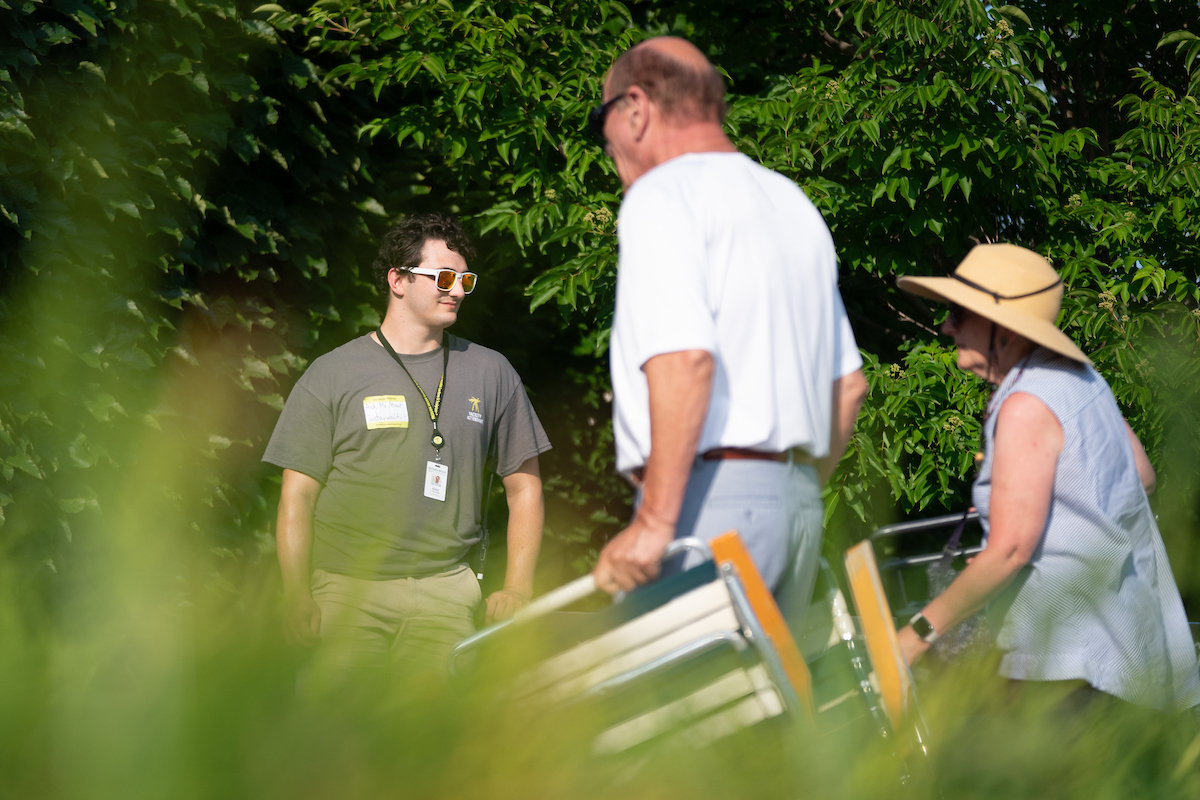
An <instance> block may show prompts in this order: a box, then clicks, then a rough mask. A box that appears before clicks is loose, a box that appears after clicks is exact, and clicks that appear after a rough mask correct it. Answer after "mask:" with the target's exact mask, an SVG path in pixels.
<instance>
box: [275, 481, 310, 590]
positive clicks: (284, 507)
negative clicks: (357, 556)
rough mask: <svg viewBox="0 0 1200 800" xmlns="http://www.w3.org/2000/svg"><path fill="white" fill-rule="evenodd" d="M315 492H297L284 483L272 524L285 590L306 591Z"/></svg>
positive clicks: (308, 580) (308, 579)
mask: <svg viewBox="0 0 1200 800" xmlns="http://www.w3.org/2000/svg"><path fill="white" fill-rule="evenodd" d="M315 505H316V496H315V494H313V495H310V494H309V493H306V492H303V491H297V490H295V489H294V488H293V487H290V486H288V485H287V483H285V490H284V492H283V493H282V494H281V496H280V498H279V516H278V518H277V520H276V524H275V549H276V552H277V555H278V557H279V570H280V572H281V573H282V575H283V590H284V592H285V593H288V594H292V593H296V592H300V593H302V594H303V593H307V592H308V591H309V583H310V580H311V571H312V541H313V525H312V522H313V509H314V507H315Z"/></svg>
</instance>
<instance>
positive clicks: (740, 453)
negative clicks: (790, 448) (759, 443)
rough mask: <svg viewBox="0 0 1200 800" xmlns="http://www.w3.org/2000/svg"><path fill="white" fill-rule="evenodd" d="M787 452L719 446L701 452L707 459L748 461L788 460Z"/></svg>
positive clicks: (703, 457) (701, 455) (702, 456)
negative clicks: (768, 451)
mask: <svg viewBox="0 0 1200 800" xmlns="http://www.w3.org/2000/svg"><path fill="white" fill-rule="evenodd" d="M787 457H788V454H787V453H764V452H762V451H761V450H747V449H745V448H743V447H718V448H716V449H715V450H709V451H707V452H704V453H701V454H700V458H702V459H704V460H705V461H726V460H728V459H734V460H746V461H787Z"/></svg>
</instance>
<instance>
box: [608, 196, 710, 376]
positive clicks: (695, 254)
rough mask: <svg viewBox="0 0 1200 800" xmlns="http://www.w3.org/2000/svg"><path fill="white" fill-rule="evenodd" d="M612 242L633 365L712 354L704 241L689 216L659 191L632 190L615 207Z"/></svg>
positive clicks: (678, 200) (690, 212) (681, 204)
mask: <svg viewBox="0 0 1200 800" xmlns="http://www.w3.org/2000/svg"><path fill="white" fill-rule="evenodd" d="M643 180H646V179H643ZM617 235H618V239H619V243H620V272H619V278H618V286H617V313H618V315H619V316H620V322H621V324H622V326H623V332H624V334H625V335H626V337H627V341H628V343H629V344H630V345H631V346H632V348H633V349H632V352H631V355H633V356H634V358H635V360H636V365H637V366H638V367H641V366H642V365H644V364H645V363H646V362H647V361H649V360H650V359H651V358H653V357H654V356H657V355H662V354H663V353H675V352H679V351H681V350H707V351H708V352H710V353H714V352H716V350H717V333H716V320H715V317H714V314H713V310H712V309H711V308H710V305H709V302H708V297H707V287H708V253H707V250H706V246H705V245H706V237H705V234H704V231H703V230H702V227H701V225H700V224H699V221H698V220H697V219H696V217H695V212H694V211H693V210H692V209H690V208H689V207H688V206H687V205H686V204H685V203H684V202H682V200H681V198H679V197H678V196H677V195H676V194H674V193H672V192H670V191H667V190H665V189H664V188H662V187H659V186H657V185H655V184H652V183H651V184H650V185H637V186H635V187H634V188H633V189H632V190H631V191H630V192H629V194H628V195H626V198H625V201H624V203H622V205H621V217H620V220H619V223H618V231H617Z"/></svg>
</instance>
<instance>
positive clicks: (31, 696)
mask: <svg viewBox="0 0 1200 800" xmlns="http://www.w3.org/2000/svg"><path fill="white" fill-rule="evenodd" d="M126 521H127V522H128V520H126ZM160 524H162V520H156V521H155V525H154V526H150V527H155V528H156V527H157V526H158V525H160ZM146 533H147V531H146V530H142V531H137V532H135V531H134V530H133V529H130V530H129V531H128V533H127V535H126V536H124V537H122V536H113V537H112V540H111V542H110V543H109V544H108V545H107V546H106V548H105V549H106V550H108V553H107V556H108V557H106V558H99V559H97V560H96V562H95V566H94V568H92V569H90V570H89V571H88V572H89V573H90V574H88V576H87V578H86V580H83V581H82V582H81V584H80V585H79V586H77V587H74V591H75V592H76V593H77V594H75V596H73V597H67V596H64V597H62V598H61V602H60V604H59V605H58V606H57V607H56V608H55V609H54V612H53V613H54V619H53V621H52V622H50V623H49V624H45V623H47V620H41V622H40V624H35V623H34V621H33V620H31V619H30V618H29V617H28V616H27V615H23V614H22V613H21V612H20V611H19V604H18V603H17V602H16V597H15V596H14V591H15V590H16V588H17V586H19V581H18V580H16V577H17V576H15V575H14V572H13V569H12V568H11V567H5V568H4V569H3V570H2V571H0V641H2V642H3V646H0V797H4V798H70V799H71V800H85V799H90V798H113V797H121V798H127V799H128V800H137V799H138V798H165V797H171V798H197V799H198V798H240V797H245V798H259V799H262V800H270V799H271V798H280V800H283V799H284V798H286V799H287V800H294V798H298V797H311V798H326V797H329V798H334V797H336V798H377V797H392V796H395V797H418V796H419V797H438V798H459V797H489V798H490V797H498V798H507V797H513V798H516V797H521V798H539V797H547V798H550V797H556V798H561V797H571V798H589V797H610V796H612V795H613V793H614V792H617V793H619V794H620V795H621V796H624V797H645V798H659V797H662V798H668V797H693V798H708V797H713V798H716V797H868V798H873V797H880V798H884V797H922V798H923V797H929V798H937V797H955V798H1011V797H1056V798H1057V797H1063V798H1076V797H1078V798H1110V797H1111V798H1125V797H1162V798H1174V797H1180V798H1183V797H1192V798H1194V797H1196V796H1197V794H1198V793H1200V775H1198V774H1197V771H1196V769H1195V766H1196V760H1197V755H1200V738H1197V727H1196V724H1195V722H1194V720H1193V719H1192V718H1191V717H1190V716H1187V715H1183V716H1172V717H1168V716H1163V715H1158V714H1153V713H1149V712H1141V711H1137V710H1134V709H1118V710H1116V711H1112V712H1108V713H1104V714H1099V715H1096V716H1094V717H1089V716H1087V715H1086V714H1085V715H1084V716H1082V717H1079V718H1071V717H1068V718H1067V719H1066V720H1065V721H1064V720H1063V719H1061V718H1060V717H1058V716H1056V715H1054V714H1047V713H1046V712H1045V709H1044V708H1040V707H1039V706H1038V705H1037V704H1036V703H1034V704H1032V705H1029V706H1027V707H1018V708H1016V709H1012V708H1008V707H1007V706H1006V704H1005V700H1004V696H1003V691H1002V687H999V686H998V684H997V682H996V681H995V680H992V679H989V678H988V677H987V673H988V670H987V669H978V668H976V669H972V668H967V667H963V668H960V669H952V670H948V671H946V672H943V673H941V674H939V675H938V676H937V680H936V681H933V682H930V683H928V684H927V685H926V686H925V687H924V694H923V696H922V708H923V711H924V714H925V719H926V721H927V723H928V727H929V732H930V736H929V741H930V743H931V745H930V756H929V757H928V758H923V757H919V756H910V757H909V758H908V759H907V760H906V761H905V762H902V761H901V760H899V759H898V758H897V756H896V753H895V749H896V745H897V742H896V741H890V742H889V741H884V740H881V739H879V738H877V737H875V736H873V735H871V734H870V731H869V730H868V729H867V728H865V727H864V728H861V729H856V728H851V729H848V730H843V731H841V732H840V733H829V732H822V731H821V730H820V729H818V730H816V731H812V730H801V731H798V732H797V733H796V735H795V737H794V738H792V739H786V740H785V739H781V738H780V737H779V736H778V735H777V733H775V732H773V731H771V730H769V729H764V730H763V731H761V732H759V733H749V734H743V735H741V736H739V737H735V738H733V739H730V740H726V741H725V742H724V743H722V744H719V745H714V746H712V747H710V748H707V749H704V750H700V751H675V752H672V753H669V754H667V755H665V756H663V757H661V758H659V759H656V760H654V761H653V762H651V763H650V764H648V765H645V766H644V767H643V768H642V769H640V770H635V769H633V768H634V767H635V766H637V765H636V764H631V763H614V762H602V761H596V760H593V759H591V758H589V757H588V755H587V753H588V734H589V730H590V721H589V720H587V719H583V718H579V717H573V716H572V715H570V714H566V713H559V712H556V711H553V710H540V711H539V710H537V709H535V708H532V707H529V706H528V705H524V706H522V705H516V704H506V703H504V702H497V700H496V697H497V695H498V693H499V692H500V690H501V689H502V688H503V686H504V674H503V671H502V670H496V671H494V672H488V671H485V672H484V673H483V674H481V675H478V676H477V677H476V678H474V679H472V680H470V681H468V682H465V683H460V684H456V685H453V686H450V685H447V686H445V687H442V686H428V687H425V691H423V692H422V693H421V694H420V695H419V696H413V693H412V692H410V691H406V688H407V687H402V686H393V685H388V684H387V683H386V682H376V683H373V684H372V683H369V682H365V681H364V682H362V683H357V684H355V685H353V686H348V687H346V688H345V689H343V690H340V691H338V692H336V693H333V694H331V695H328V696H325V697H315V698H314V697H298V696H297V694H296V691H295V681H296V674H297V670H298V668H299V667H300V666H301V665H302V662H303V660H304V654H302V653H299V652H297V651H294V650H290V649H288V648H286V647H285V646H284V645H283V644H282V642H281V640H280V638H279V636H278V635H277V614H278V609H277V607H276V602H277V601H276V598H275V593H274V591H273V589H272V586H271V582H270V581H269V579H268V578H267V577H266V576H267V575H268V573H266V572H264V573H262V575H260V576H258V577H255V578H248V579H247V580H248V582H249V583H250V584H252V585H247V586H244V587H239V589H240V591H238V592H236V593H230V592H227V591H220V592H216V591H214V592H198V593H194V594H192V595H190V596H189V597H187V599H186V600H185V599H184V598H183V596H181V595H180V594H179V592H178V591H177V587H176V586H174V585H173V581H172V580H164V579H163V577H164V576H163V575H162V574H161V567H162V565H163V563H164V562H163V560H162V559H163V558H164V557H165V556H166V555H167V554H165V553H164V552H163V550H164V548H153V547H149V548H148V547H145V546H144V543H143V542H142V541H141V540H140V536H141V535H145V534H146ZM160 539H162V540H165V538H164V537H160ZM165 549H171V548H165ZM169 555H170V557H171V558H172V559H180V560H182V561H183V562H187V563H188V566H189V567H190V571H191V572H192V573H193V574H197V575H204V574H206V573H207V572H209V571H210V570H212V569H214V568H215V566H216V565H215V563H213V562H212V560H211V559H212V556H209V555H207V554H204V553H202V552H183V553H181V552H179V551H178V549H174V551H173V552H170V553H169ZM905 774H907V778H904V779H902V776H903V775H905Z"/></svg>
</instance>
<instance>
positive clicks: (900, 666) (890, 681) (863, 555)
mask: <svg viewBox="0 0 1200 800" xmlns="http://www.w3.org/2000/svg"><path fill="white" fill-rule="evenodd" d="M845 565H846V580H847V582H848V583H849V585H850V594H851V597H852V598H853V600H854V607H855V609H856V610H857V611H858V620H859V623H860V625H861V628H862V637H863V641H864V642H865V644H866V650H867V654H868V657H869V658H870V663H871V676H870V678H869V680H870V683H871V686H872V688H873V689H874V690H875V691H876V692H877V693H878V694H879V696H880V698H881V700H882V706H883V709H884V711H885V712H886V714H887V718H888V722H889V723H890V726H891V729H892V730H893V731H896V732H899V733H902V734H904V736H902V737H901V741H902V742H903V743H904V744H905V745H907V746H908V747H911V748H912V749H913V750H915V751H917V752H919V753H922V754H924V755H928V751H927V748H926V743H927V739H928V734H927V733H926V729H925V724H924V721H923V720H922V718H921V714H920V710H919V708H918V705H917V700H916V689H915V687H914V685H913V679H912V672H911V671H910V670H909V668H908V662H907V661H906V660H905V658H904V654H903V653H902V652H901V651H900V645H899V642H898V640H897V638H896V623H895V620H894V619H893V617H892V610H891V606H890V605H889V604H888V598H887V595H886V594H885V593H884V591H883V581H882V580H881V578H880V573H879V566H878V564H877V563H876V561H875V550H874V548H873V547H872V544H871V541H870V540H869V539H868V540H864V541H862V542H859V543H858V544H856V545H855V546H853V547H851V548H850V549H849V550H847V551H846V554H845ZM905 739H906V740H907V741H904V740H905ZM901 755H905V753H903V752H901Z"/></svg>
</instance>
